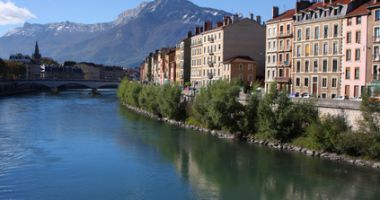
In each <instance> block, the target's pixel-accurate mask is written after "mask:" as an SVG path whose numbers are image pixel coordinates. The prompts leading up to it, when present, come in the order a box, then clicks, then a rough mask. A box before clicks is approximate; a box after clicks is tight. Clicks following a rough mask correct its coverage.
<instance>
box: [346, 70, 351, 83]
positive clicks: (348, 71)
mask: <svg viewBox="0 0 380 200" xmlns="http://www.w3.org/2000/svg"><path fill="white" fill-rule="evenodd" d="M350 78H351V69H350V68H349V67H347V68H346V80H350Z"/></svg>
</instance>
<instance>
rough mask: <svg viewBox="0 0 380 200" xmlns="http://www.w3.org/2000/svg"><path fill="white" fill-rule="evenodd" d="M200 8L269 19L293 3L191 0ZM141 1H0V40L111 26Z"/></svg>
mask: <svg viewBox="0 0 380 200" xmlns="http://www.w3.org/2000/svg"><path fill="white" fill-rule="evenodd" d="M190 1H192V2H193V3H195V4H197V5H199V6H202V7H211V8H216V9H222V10H225V11H228V12H232V13H242V14H243V15H245V16H248V13H251V12H253V13H254V14H255V15H261V16H262V17H263V19H264V20H267V19H270V17H271V12H272V6H274V5H275V6H278V7H279V8H280V12H282V11H284V10H285V9H290V8H293V7H294V4H295V1H296V0H190ZM142 2H143V0H0V36H1V35H3V34H5V33H6V32H7V31H8V30H10V29H13V28H15V27H20V26H22V25H23V24H24V23H25V22H29V23H40V24H45V23H50V22H62V21H71V22H78V23H99V22H110V21H112V20H114V19H116V17H117V16H118V14H120V13H121V12H123V11H125V10H128V9H131V8H135V7H136V6H138V5H139V4H140V3H142Z"/></svg>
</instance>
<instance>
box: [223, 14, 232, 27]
mask: <svg viewBox="0 0 380 200" xmlns="http://www.w3.org/2000/svg"><path fill="white" fill-rule="evenodd" d="M231 22H232V20H231V17H230V16H224V25H225V26H228V25H230V24H231Z"/></svg>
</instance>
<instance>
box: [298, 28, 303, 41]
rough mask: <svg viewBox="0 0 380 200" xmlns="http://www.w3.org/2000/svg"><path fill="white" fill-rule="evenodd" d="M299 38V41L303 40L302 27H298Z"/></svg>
mask: <svg viewBox="0 0 380 200" xmlns="http://www.w3.org/2000/svg"><path fill="white" fill-rule="evenodd" d="M297 40H298V41H301V40H302V30H301V29H298V30H297Z"/></svg>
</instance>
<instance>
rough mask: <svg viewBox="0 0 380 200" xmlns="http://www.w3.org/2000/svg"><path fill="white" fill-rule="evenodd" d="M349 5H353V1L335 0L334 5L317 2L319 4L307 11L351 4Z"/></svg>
mask: <svg viewBox="0 0 380 200" xmlns="http://www.w3.org/2000/svg"><path fill="white" fill-rule="evenodd" d="M349 3H351V0H335V1H333V2H332V3H324V2H317V3H314V4H313V5H311V6H309V7H308V8H306V9H305V10H314V9H316V8H326V7H329V6H336V5H339V4H343V5H345V4H349Z"/></svg>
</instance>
